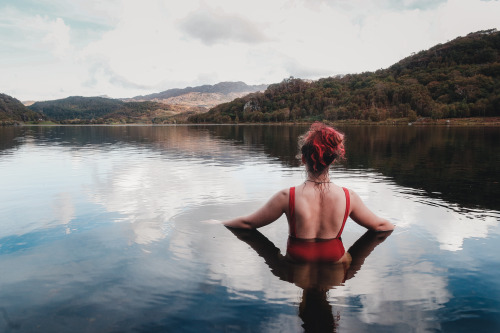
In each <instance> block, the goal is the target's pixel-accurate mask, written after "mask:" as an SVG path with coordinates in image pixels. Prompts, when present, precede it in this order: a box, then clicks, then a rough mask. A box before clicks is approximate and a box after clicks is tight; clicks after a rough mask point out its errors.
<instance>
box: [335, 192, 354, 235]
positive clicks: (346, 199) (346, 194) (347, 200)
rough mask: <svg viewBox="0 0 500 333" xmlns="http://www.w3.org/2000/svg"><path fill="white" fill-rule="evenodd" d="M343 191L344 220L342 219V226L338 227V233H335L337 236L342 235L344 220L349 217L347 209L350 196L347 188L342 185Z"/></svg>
mask: <svg viewBox="0 0 500 333" xmlns="http://www.w3.org/2000/svg"><path fill="white" fill-rule="evenodd" d="M342 189H343V190H344V193H345V213H344V221H342V227H341V228H340V231H339V233H338V234H337V237H335V238H339V237H340V236H341V235H342V231H343V230H344V226H345V222H346V221H347V218H348V217H349V210H350V207H351V197H350V196H349V190H348V189H346V188H345V187H342Z"/></svg>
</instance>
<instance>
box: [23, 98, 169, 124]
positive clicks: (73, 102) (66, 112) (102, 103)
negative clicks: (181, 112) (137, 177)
mask: <svg viewBox="0 0 500 333" xmlns="http://www.w3.org/2000/svg"><path fill="white" fill-rule="evenodd" d="M29 108H30V109H32V110H34V111H37V112H40V113H42V114H44V115H45V116H47V117H48V118H49V119H50V120H53V121H55V122H59V123H62V124H68V123H70V124H107V123H165V122H167V123H168V122H170V121H174V120H173V119H172V117H175V115H176V114H177V113H178V112H177V111H178V110H177V109H175V108H171V107H169V106H167V105H164V104H160V103H155V102H123V101H121V100H118V99H111V98H103V97H81V96H73V97H68V98H64V99H58V100H53V101H47V102H37V103H35V104H33V105H31V106H29Z"/></svg>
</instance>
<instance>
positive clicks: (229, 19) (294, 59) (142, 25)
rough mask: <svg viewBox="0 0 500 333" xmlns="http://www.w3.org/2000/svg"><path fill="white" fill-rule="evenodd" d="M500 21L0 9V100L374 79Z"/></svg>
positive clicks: (125, 6) (107, 8) (448, 9)
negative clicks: (373, 74) (370, 74)
mask: <svg viewBox="0 0 500 333" xmlns="http://www.w3.org/2000/svg"><path fill="white" fill-rule="evenodd" d="M499 17H500V1H498V0H402V1H397V0H330V1H328V0H272V1H269V0H252V1H239V0H178V1H177V0H176V1H174V0H143V1H137V0H106V1H102V0H0V93H4V94H7V95H10V96H12V97H15V98H17V99H19V100H21V101H29V100H34V101H39V100H53V99H59V98H65V97H68V96H108V97H112V98H127V97H134V96H138V95H144V94H150V93H156V92H160V91H164V90H167V89H172V88H185V87H188V86H198V85H204V84H216V83H218V82H222V81H243V82H245V83H247V84H271V83H277V82H281V81H282V80H283V79H285V78H288V77H290V76H293V77H296V78H302V79H312V80H315V79H319V78H323V77H329V76H335V75H343V74H354V73H361V72H366V71H376V70H378V69H383V68H387V67H389V66H391V65H392V64H394V63H396V62H398V61H399V60H401V59H403V58H405V57H407V56H410V55H411V54H412V53H413V52H419V51H421V50H426V49H428V48H430V47H432V46H434V45H436V44H439V43H446V42H447V41H450V40H453V39H455V38H456V37H459V36H465V35H467V34H468V33H470V32H475V31H479V30H486V29H493V28H496V29H498V30H500V19H499Z"/></svg>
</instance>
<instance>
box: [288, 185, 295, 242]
mask: <svg viewBox="0 0 500 333" xmlns="http://www.w3.org/2000/svg"><path fill="white" fill-rule="evenodd" d="M289 197H290V198H289V200H288V209H289V210H290V234H291V235H292V236H293V237H295V187H290V194H289Z"/></svg>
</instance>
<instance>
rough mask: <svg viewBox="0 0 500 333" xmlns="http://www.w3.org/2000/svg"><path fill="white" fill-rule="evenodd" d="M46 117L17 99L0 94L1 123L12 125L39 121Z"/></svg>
mask: <svg viewBox="0 0 500 333" xmlns="http://www.w3.org/2000/svg"><path fill="white" fill-rule="evenodd" d="M44 118H45V117H44V116H43V115H41V114H40V113H38V112H34V111H32V110H30V109H28V108H27V107H26V106H24V105H23V103H21V102H20V101H18V100H17V99H15V98H13V97H11V96H9V95H5V94H0V125H12V124H15V123H18V122H29V121H31V122H38V121H40V120H43V119H44Z"/></svg>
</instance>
